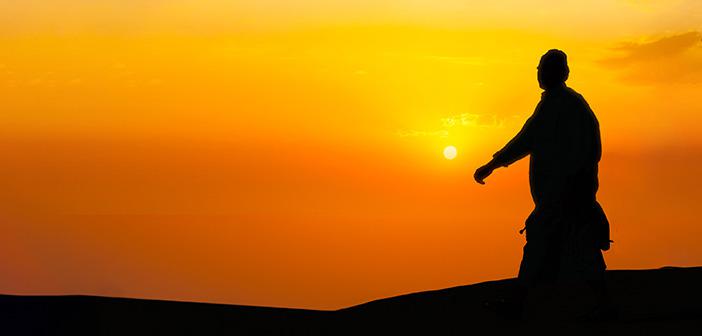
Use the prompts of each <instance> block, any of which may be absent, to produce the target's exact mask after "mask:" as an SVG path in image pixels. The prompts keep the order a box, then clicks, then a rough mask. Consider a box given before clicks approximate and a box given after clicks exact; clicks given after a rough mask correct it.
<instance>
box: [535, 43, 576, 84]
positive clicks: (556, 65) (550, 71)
mask: <svg viewBox="0 0 702 336" xmlns="http://www.w3.org/2000/svg"><path fill="white" fill-rule="evenodd" d="M537 69H538V71H537V78H538V80H539V86H540V87H541V88H542V89H544V90H548V89H551V88H555V87H561V86H563V85H564V84H565V81H566V80H567V79H568V73H569V72H570V70H569V69H568V59H567V56H566V54H565V53H564V52H563V51H560V50H558V49H551V50H549V51H547V52H546V53H545V54H544V55H543V56H541V61H540V62H539V67H538V68H537Z"/></svg>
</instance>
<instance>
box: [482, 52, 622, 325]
mask: <svg viewBox="0 0 702 336" xmlns="http://www.w3.org/2000/svg"><path fill="white" fill-rule="evenodd" d="M568 74H569V69H568V64H567V59H566V54H565V53H564V52H562V51H560V50H556V49H552V50H549V51H548V52H546V54H544V55H543V56H542V57H541V61H540V62H539V66H538V71H537V77H538V81H539V86H540V87H541V88H542V89H543V90H544V92H543V93H542V94H541V101H540V102H539V103H538V105H537V106H536V109H535V111H534V114H533V115H532V116H531V117H530V118H529V119H528V120H527V121H526V123H525V124H524V126H523V127H522V129H521V131H520V132H519V133H518V134H517V135H516V136H515V137H514V138H513V139H512V140H511V141H510V142H509V143H507V145H506V146H504V148H502V149H501V150H500V151H498V152H497V153H495V155H493V158H492V160H491V161H490V162H489V163H487V164H486V165H484V166H482V167H480V168H478V169H477V170H476V171H475V175H474V177H475V180H476V181H477V182H478V183H480V184H484V183H485V182H484V181H483V180H484V179H485V178H486V177H488V176H490V174H492V172H493V170H495V169H496V168H498V167H507V166H508V165H510V164H512V163H514V162H515V161H517V160H520V159H522V158H524V157H525V156H527V155H529V159H530V160H529V184H530V187H531V196H532V198H533V200H534V205H535V207H534V210H533V211H532V212H531V214H530V215H529V217H528V218H527V220H526V226H525V230H526V240H527V242H526V245H525V246H524V255H523V257H522V262H521V265H520V267H519V276H518V284H519V286H520V287H519V288H521V290H519V291H518V294H516V295H515V296H516V298H513V300H514V301H515V302H513V303H512V307H511V308H513V310H514V311H513V312H512V313H515V314H520V313H521V301H522V300H523V298H524V295H525V293H526V289H527V288H531V287H533V286H538V285H544V284H554V283H556V282H558V281H561V280H565V281H570V280H573V281H584V282H587V283H589V284H590V285H591V286H592V287H594V288H595V289H597V290H598V291H602V292H604V278H603V277H604V270H605V263H604V258H603V257H602V252H601V251H600V250H607V249H609V243H610V240H609V223H608V222H607V218H606V217H605V215H604V212H603V211H602V208H601V207H600V205H599V203H598V202H597V200H596V197H595V195H596V193H597V188H598V180H597V165H598V162H599V161H600V156H601V151H602V149H601V143H600V132H599V124H598V121H597V118H596V117H595V114H594V113H593V112H592V110H591V109H590V107H589V106H588V104H587V102H586V101H585V99H584V98H583V97H582V96H581V95H580V94H578V93H577V92H575V91H574V90H573V89H571V88H569V87H567V86H566V84H565V81H566V80H567V79H568Z"/></svg>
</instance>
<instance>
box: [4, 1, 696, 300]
mask: <svg viewBox="0 0 702 336" xmlns="http://www.w3.org/2000/svg"><path fill="white" fill-rule="evenodd" d="M700 32H702V2H701V1H697V0H660V1H656V0H648V1H647V0H641V1H635V0H628V1H625V0H611V1H604V0H592V1H565V0H562V1H551V0H538V1H516V0H512V1H491V2H488V1H483V2H478V1H465V0H463V1H458V0H443V1H436V0H412V1H409V0H406V1H399V0H398V1H395V0H393V1H378V0H354V1H341V0H304V1H283V0H275V1H274V0H256V1H238V0H235V1H224V0H119V1H118V0H102V1H92V0H23V1H0V43H1V45H2V48H0V104H1V105H0V106H1V108H0V111H1V112H0V113H1V114H0V116H1V118H0V120H1V121H0V158H1V159H2V163H1V164H0V274H2V275H1V276H0V292H1V293H7V294H93V295H109V296H125V297H138V298H158V299H169V300H188V301H206V302H219V303H232V304H250V305H266V306H282V307H300V308H314V309H335V308H341V307H345V306H349V305H354V304H358V303H362V302H365V301H368V300H372V299H377V298H381V297H387V296H392V295H398V294H403V293H408V292H415V291H422V290H429V289H437V288H444V287H449V286H457V285H463V284H469V283H474V282H481V281H487V280H494V279H499V278H506V277H512V276H515V275H516V272H517V268H518V263H519V260H520V258H521V249H522V246H523V243H524V237H523V236H520V235H519V234H518V230H519V229H520V228H522V226H523V223H524V220H525V218H526V216H527V215H528V214H529V212H530V211H531V208H532V206H533V205H532V203H531V199H530V195H529V189H528V178H527V162H526V161H527V160H523V162H519V163H518V164H515V165H514V166H512V167H510V168H508V169H500V170H498V171H496V173H495V174H494V175H493V176H491V177H490V178H489V179H488V180H487V184H486V185H484V186H481V185H478V184H476V183H475V182H474V181H473V180H472V174H473V171H474V170H475V168H477V167H478V166H480V165H482V164H483V163H485V162H487V161H488V160H489V158H490V156H491V155H492V154H493V153H494V152H495V151H497V150H498V149H499V148H500V147H501V146H502V145H503V144H504V143H506V142H507V141H508V140H509V139H510V138H511V136H512V135H514V134H515V133H516V132H517V131H518V130H519V128H520V127H521V125H522V123H523V122H524V121H525V120H526V118H527V117H528V116H529V115H530V114H531V113H532V112H533V109H534V107H535V106H536V103H537V102H538V100H539V98H540V93H541V90H540V89H539V87H538V85H537V82H536V65H537V63H538V60H539V57H540V56H541V55H542V54H543V53H544V52H545V51H546V50H548V49H551V48H559V49H562V50H564V51H565V52H566V53H567V54H568V57H569V62H570V68H571V77H570V79H569V81H568V84H569V86H571V87H572V88H574V89H575V90H577V91H579V92H580V93H581V94H583V95H584V96H585V98H586V99H587V100H588V102H589V103H590V105H591V107H592V108H593V110H594V111H595V113H596V114H597V116H598V118H599V120H600V124H601V130H602V141H603V146H604V154H603V159H602V162H601V164H600V181H601V188H600V193H599V199H600V202H601V204H602V205H603V207H604V209H605V211H606V213H607V215H608V216H609V219H610V222H611V225H612V239H613V240H614V241H615V243H614V245H613V248H612V250H611V251H609V252H607V253H606V254H605V258H606V261H607V264H608V267H609V268H613V269H622V268H626V269H630V268H655V267H661V266H665V265H675V266H692V265H702V244H700V243H699V241H700V237H701V236H702V226H700V220H699V218H700V215H701V214H702V209H700V208H699V206H700V204H702V192H701V190H702V176H700V173H699V172H700V168H699V167H700V165H702V115H701V114H700V112H702V98H701V97H702V96H701V95H700V94H701V93H702V90H701V89H702V33H700ZM449 145H452V146H455V147H456V149H457V157H456V158H455V159H454V160H446V159H445V158H444V157H443V154H442V152H443V150H444V148H445V147H446V146H449Z"/></svg>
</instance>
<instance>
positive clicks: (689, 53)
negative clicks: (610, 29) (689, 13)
mask: <svg viewBox="0 0 702 336" xmlns="http://www.w3.org/2000/svg"><path fill="white" fill-rule="evenodd" d="M611 51H612V52H613V54H614V55H612V56H610V57H607V58H605V59H602V60H601V61H600V64H601V65H602V66H604V67H607V68H609V69H614V70H618V71H620V72H621V74H620V78H621V79H622V80H624V81H627V82H631V83H638V84H655V83H676V82H677V83H685V82H695V83H697V82H700V76H699V75H700V74H702V34H701V33H700V32H697V31H692V32H687V33H682V34H677V35H671V36H666V37H662V38H658V39H655V40H650V41H645V42H626V43H622V44H620V45H619V46H616V47H614V48H612V49H611Z"/></svg>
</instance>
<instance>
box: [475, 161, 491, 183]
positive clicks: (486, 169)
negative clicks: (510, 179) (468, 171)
mask: <svg viewBox="0 0 702 336" xmlns="http://www.w3.org/2000/svg"><path fill="white" fill-rule="evenodd" d="M493 170H495V167H494V166H493V165H492V164H490V163H488V164H486V165H484V166H482V167H480V168H478V169H476V170H475V174H473V178H474V179H475V182H478V183H480V184H485V181H484V180H485V179H486V178H487V177H488V176H490V174H492V171H493Z"/></svg>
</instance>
